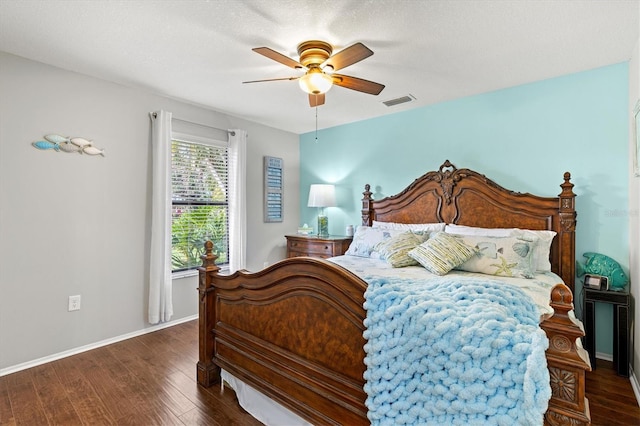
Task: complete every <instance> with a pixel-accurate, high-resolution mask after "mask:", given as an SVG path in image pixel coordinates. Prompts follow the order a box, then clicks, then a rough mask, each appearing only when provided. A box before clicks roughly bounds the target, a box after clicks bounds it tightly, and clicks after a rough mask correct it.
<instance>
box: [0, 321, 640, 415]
mask: <svg viewBox="0 0 640 426" xmlns="http://www.w3.org/2000/svg"><path fill="white" fill-rule="evenodd" d="M197 357H198V331H197V322H196V321H190V322H187V323H184V324H180V325H177V326H174V327H170V328H167V329H164V330H160V331H157V332H155V333H150V334H146V335H143V336H140V337H136V338H133V339H129V340H125V341H123V342H119V343H115V344H113V345H109V346H105V347H103V348H99V349H95V350H92V351H89V352H85V353H82V354H79V355H74V356H71V357H68V358H64V359H61V360H58V361H54V362H51V363H48V364H44V365H41V366H38V367H34V368H31V369H28V370H23V371H20V372H18V373H14V374H10V375H7V376H4V377H0V425H3V426H4V425H35V426H41V425H79V424H93V425H103V424H106V425H108V424H123V425H127V424H130V425H213V426H215V425H224V426H228V425H242V426H244V425H249V426H251V425H260V423H259V422H258V421H256V420H255V419H253V418H252V417H251V416H249V415H248V414H247V413H245V412H244V411H243V410H242V409H241V408H240V407H239V405H238V403H237V400H236V398H235V394H234V393H233V391H231V390H228V389H227V390H225V392H223V393H221V392H220V388H219V387H215V386H214V387H212V388H209V389H203V388H202V387H200V386H198V385H197V384H196V382H195V363H196V360H197ZM597 367H598V368H597V369H596V371H595V372H593V373H589V375H588V377H587V396H588V398H589V401H590V404H591V415H592V419H593V424H594V425H640V408H638V405H637V403H636V400H635V398H634V395H633V390H632V389H631V384H630V383H629V380H628V379H626V378H623V377H619V376H617V375H616V374H615V372H614V371H613V370H612V369H611V364H610V363H606V362H604V361H598V366H597Z"/></svg>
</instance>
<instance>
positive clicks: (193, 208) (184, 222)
mask: <svg viewBox="0 0 640 426" xmlns="http://www.w3.org/2000/svg"><path fill="white" fill-rule="evenodd" d="M171 151H172V152H171V154H172V224H171V243H172V250H171V263H172V270H173V271H179V270H185V269H192V268H196V267H198V266H200V265H201V264H202V260H201V259H200V256H201V255H202V254H204V243H205V242H206V241H207V240H210V241H212V242H213V244H214V250H215V253H216V255H217V256H218V258H217V259H216V263H217V264H226V263H228V262H229V260H228V252H229V251H228V247H229V241H228V235H229V231H228V217H227V215H228V206H227V166H228V161H227V152H226V148H222V147H217V146H211V145H203V144H196V143H188V142H182V141H172V146H171Z"/></svg>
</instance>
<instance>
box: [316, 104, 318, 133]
mask: <svg viewBox="0 0 640 426" xmlns="http://www.w3.org/2000/svg"><path fill="white" fill-rule="evenodd" d="M316 96H317V95H316ZM316 143H318V105H316Z"/></svg>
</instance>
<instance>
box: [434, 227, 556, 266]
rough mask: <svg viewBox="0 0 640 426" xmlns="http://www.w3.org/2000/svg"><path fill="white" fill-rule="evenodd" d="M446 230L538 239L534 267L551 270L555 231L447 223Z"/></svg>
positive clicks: (470, 233) (463, 233)
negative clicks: (550, 258)
mask: <svg viewBox="0 0 640 426" xmlns="http://www.w3.org/2000/svg"><path fill="white" fill-rule="evenodd" d="M445 232H448V233H451V234H458V235H478V236H485V237H512V236H522V237H524V238H526V239H531V238H533V239H535V238H537V239H538V242H537V244H536V247H535V250H534V253H533V269H534V270H535V271H537V272H550V271H551V262H549V256H550V255H551V243H552V242H553V238H554V237H555V236H556V232H554V231H534V230H531V229H518V228H477V227H475V226H464V225H455V224H451V225H447V227H446V228H445Z"/></svg>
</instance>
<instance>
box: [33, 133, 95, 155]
mask: <svg viewBox="0 0 640 426" xmlns="http://www.w3.org/2000/svg"><path fill="white" fill-rule="evenodd" d="M44 138H45V140H43V141H37V142H33V143H32V144H31V145H33V146H34V147H35V148H37V149H40V150H49V149H53V150H54V151H57V152H60V151H62V152H67V153H72V152H77V153H78V154H87V155H102V156H103V157H104V149H99V148H96V147H95V146H93V141H90V140H87V139H85V138H68V137H64V136H60V135H53V134H52V135H45V136H44Z"/></svg>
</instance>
